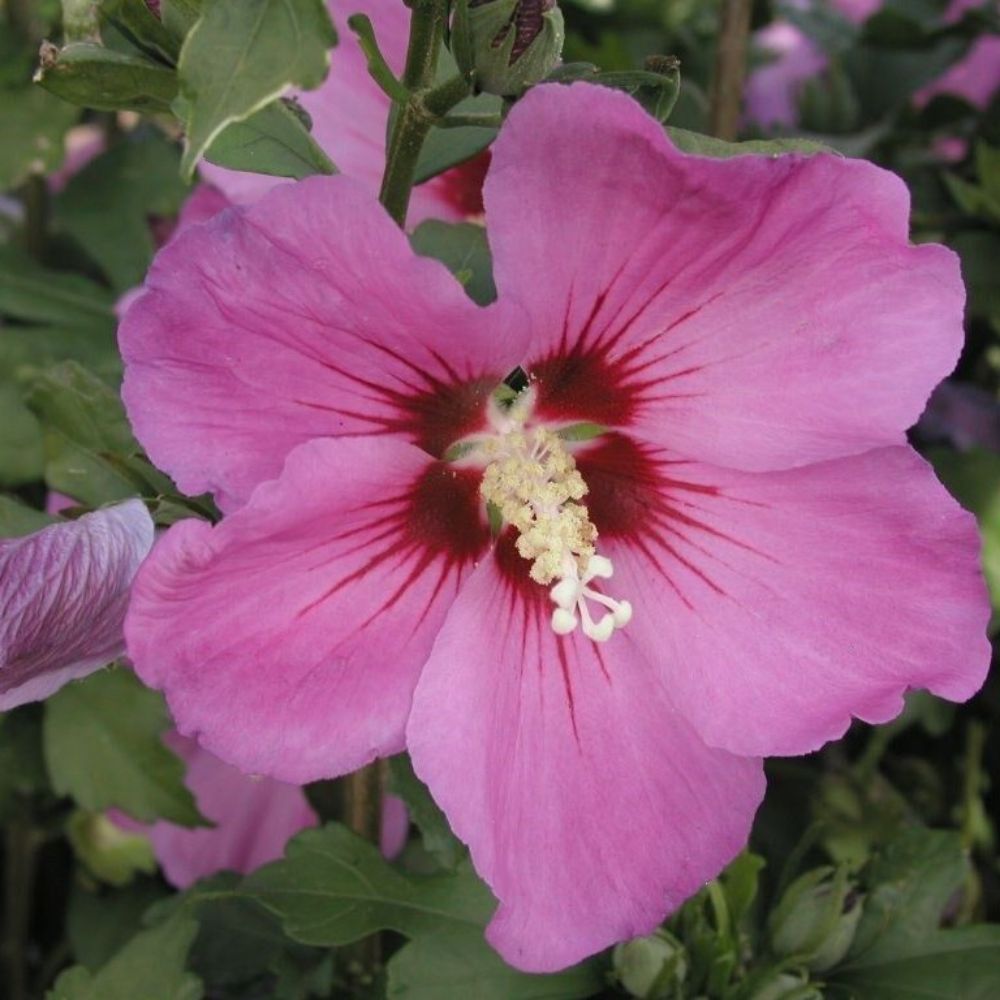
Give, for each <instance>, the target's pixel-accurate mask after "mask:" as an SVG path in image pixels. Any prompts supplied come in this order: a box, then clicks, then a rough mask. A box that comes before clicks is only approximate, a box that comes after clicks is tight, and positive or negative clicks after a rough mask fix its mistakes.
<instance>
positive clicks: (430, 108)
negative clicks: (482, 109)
mask: <svg viewBox="0 0 1000 1000" xmlns="http://www.w3.org/2000/svg"><path fill="white" fill-rule="evenodd" d="M468 93H469V85H468V83H467V82H466V81H465V79H464V78H463V77H461V76H454V77H452V78H451V79H450V80H446V81H445V82H444V83H442V84H441V85H440V86H439V87H435V88H434V89H433V90H428V91H417V92H416V93H413V94H411V95H410V98H409V100H408V101H407V102H406V104H404V105H403V106H402V108H400V109H399V110H398V113H397V117H396V123H395V125H394V127H393V130H392V138H391V139H390V140H389V152H388V154H387V156H386V164H385V174H384V175H383V177H382V190H381V191H380V192H379V201H381V202H382V204H383V205H384V206H385V209H386V211H387V212H388V213H389V214H390V215H391V216H392V217H393V219H395V220H396V222H397V223H398V224H399V225H400V226H402V225H404V224H405V222H406V210H407V208H408V207H409V205H410V192H411V191H412V190H413V180H414V177H415V175H416V169H417V161H418V160H419V159H420V151H421V150H422V149H423V146H424V140H425V139H426V138H427V133H428V132H430V130H431V127H432V126H433V125H434V124H435V122H436V120H437V119H439V118H441V117H442V116H443V115H445V114H447V112H448V111H449V110H450V109H451V108H453V107H454V106H455V105H456V104H457V103H458V102H459V101H460V100H462V98H463V97H466V96H467V95H468Z"/></svg>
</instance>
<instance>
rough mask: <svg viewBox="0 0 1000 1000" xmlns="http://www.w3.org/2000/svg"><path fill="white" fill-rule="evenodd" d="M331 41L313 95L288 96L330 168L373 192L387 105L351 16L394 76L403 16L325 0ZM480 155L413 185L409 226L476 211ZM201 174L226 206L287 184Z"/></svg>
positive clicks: (210, 171) (385, 0)
mask: <svg viewBox="0 0 1000 1000" xmlns="http://www.w3.org/2000/svg"><path fill="white" fill-rule="evenodd" d="M327 6H328V8H329V10H330V16H331V18H332V19H333V22H334V24H335V26H336V28H337V34H338V36H339V39H340V40H339V42H338V44H337V47H336V49H334V52H333V58H332V59H331V61H330V73H329V76H327V78H326V80H325V82H324V83H323V85H322V86H321V87H319V88H317V89H316V90H304V91H296V92H295V93H294V96H295V97H296V98H297V100H298V101H299V103H300V104H301V105H302V107H303V108H305V110H306V111H307V112H308V113H309V116H310V117H311V118H312V135H313V138H314V139H315V140H316V141H317V142H318V143H319V145H320V146H321V147H322V148H323V150H324V151H325V152H326V153H327V155H328V156H329V157H330V159H332V160H333V162H334V163H335V164H336V165H337V169H338V170H340V171H341V172H342V173H344V174H346V175H347V176H348V177H354V178H356V179H357V180H359V181H361V182H362V183H363V184H364V185H365V187H366V188H367V189H368V190H369V191H371V192H372V194H377V193H378V189H379V186H380V185H381V181H382V170H383V168H384V167H385V138H386V126H387V122H388V118H389V109H390V106H391V102H390V101H389V98H388V97H386V95H385V93H384V92H383V91H382V90H381V88H380V87H379V86H378V84H377V83H375V81H374V80H373V79H372V78H371V77H370V76H369V75H368V68H367V63H366V61H365V56H364V53H363V52H362V51H361V46H360V45H359V44H358V40H357V37H356V36H355V34H354V32H353V31H351V29H350V28H348V26H347V18H348V17H349V16H350V15H351V14H355V13H358V14H366V15H367V16H368V17H369V18H370V19H371V21H372V24H373V25H374V27H375V34H376V37H377V38H378V42H379V48H380V49H381V50H382V54H383V55H384V56H385V58H386V61H387V62H388V63H389V66H390V67H391V68H392V70H393V72H394V73H396V75H397V76H398V75H399V74H401V73H402V71H403V64H404V62H405V61H406V42H407V36H408V32H409V24H410V11H409V9H408V8H407V6H406V5H405V4H404V3H402V0H328V4H327ZM486 162H488V154H486V155H483V154H481V155H480V156H478V157H474V158H473V159H471V160H469V161H468V162H467V163H464V164H460V165H459V166H457V167H454V168H452V169H451V170H449V171H447V172H446V173H445V174H442V175H441V176H440V177H435V178H434V179H433V180H431V181H428V182H427V183H426V184H422V185H420V186H419V187H417V188H415V189H414V191H413V198H412V200H411V202H410V213H409V218H408V221H409V223H410V224H411V225H416V224H417V223H419V222H421V221H423V220H424V219H444V220H445V221H458V220H461V219H464V218H467V217H469V216H478V215H481V214H482V210H483V203H482V181H483V174H484V170H485V163H486ZM199 170H200V173H201V175H202V177H204V178H205V179H206V180H207V181H209V182H210V183H211V184H213V185H214V186H215V187H216V188H218V189H219V190H220V191H221V192H222V193H223V194H224V195H225V196H226V197H227V198H228V199H229V200H230V201H232V202H235V203H236V204H240V205H245V204H250V203H252V202H254V201H257V200H258V199H259V198H260V197H261V196H262V195H263V194H264V193H265V192H267V191H269V190H271V188H273V187H275V186H276V185H285V184H289V183H291V182H290V181H287V180H283V179H281V178H277V177H269V176H266V175H264V174H252V173H242V172H239V171H234V170H226V169H224V168H222V167H217V166H214V165H213V164H211V163H203V164H202V165H201V167H200V168H199Z"/></svg>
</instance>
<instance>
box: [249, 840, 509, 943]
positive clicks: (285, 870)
mask: <svg viewBox="0 0 1000 1000" xmlns="http://www.w3.org/2000/svg"><path fill="white" fill-rule="evenodd" d="M243 888H244V891H245V892H246V893H247V894H249V895H250V896H252V897H253V898H254V899H256V900H258V901H259V902H260V903H262V904H263V905H264V906H266V907H267V908H268V909H269V910H270V911H271V912H272V913H275V914H277V915H278V916H279V917H280V918H281V921H282V923H283V924H284V927H285V932H286V933H287V934H288V935H289V936H290V937H293V938H294V939H295V940H296V941H301V942H302V943H303V944H313V945H344V944H349V943H350V942H352V941H357V940H359V939H360V938H363V937H367V936H368V935H369V934H373V933H375V932H376V931H379V930H394V931H397V932H399V933H400V934H405V935H406V936H407V937H417V936H419V935H422V934H431V933H435V932H438V931H441V932H443V933H451V932H455V931H459V930H461V929H463V928H464V929H469V928H480V927H482V925H483V924H485V922H486V919H487V918H488V916H489V914H490V911H491V910H492V909H493V906H494V905H495V904H494V902H493V899H492V897H491V896H490V893H489V890H488V889H487V888H486V887H485V886H484V885H483V884H482V882H480V881H479V880H478V879H477V878H476V877H475V875H474V874H473V873H472V872H471V871H468V870H465V871H462V872H458V873H455V874H446V875H433V876H414V875H405V874H403V873H402V872H399V871H397V870H396V869H394V868H392V867H391V866H390V865H389V864H388V863H387V862H386V861H385V859H384V858H383V857H382V855H381V854H380V853H379V851H378V849H377V848H376V847H374V846H373V845H371V844H369V843H367V842H365V841H364V840H362V839H361V838H360V837H358V836H356V835H355V834H353V833H351V831H350V830H348V829H346V828H345V827H343V826H339V825H337V824H331V825H329V826H325V827H322V828H320V829H318V830H306V831H304V832H303V833H300V834H299V835H298V836H297V837H295V838H294V839H293V840H291V841H290V842H289V844H288V847H287V848H286V851H285V858H284V860H282V861H276V862H274V863H273V864H270V865H268V866H267V867H265V868H261V869H260V870H259V871H257V872H255V873H254V874H252V875H250V876H249V877H248V878H247V879H246V881H245V882H244V887H243Z"/></svg>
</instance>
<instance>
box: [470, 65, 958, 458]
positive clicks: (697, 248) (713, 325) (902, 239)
mask: <svg viewBox="0 0 1000 1000" xmlns="http://www.w3.org/2000/svg"><path fill="white" fill-rule="evenodd" d="M582 122H586V128H585V129H584V128H581V124H580V123H582ZM568 135H572V136H573V141H572V142H570V141H567V140H566V136H568ZM486 213H487V218H488V220H489V227H490V239H491V243H492V246H493V252H494V262H495V270H496V281H497V287H498V289H499V293H500V297H501V299H503V298H504V297H513V298H515V299H518V300H520V301H521V302H522V304H523V305H524V307H525V309H526V311H528V312H529V313H530V315H531V327H532V335H533V348H532V353H531V355H530V356H529V359H528V360H529V362H530V363H529V364H528V365H527V366H526V367H528V369H529V371H531V373H532V374H533V375H534V376H535V377H536V379H537V385H538V393H539V410H538V412H539V415H540V416H541V417H543V418H547V419H551V420H555V421H563V422H568V421H575V420H588V421H594V422H597V423H602V424H605V425H608V426H615V427H631V428H633V429H634V430H636V431H641V433H642V435H643V436H644V437H647V438H649V439H651V440H655V441H657V442H659V443H662V444H664V445H665V446H667V447H669V448H670V449H671V450H672V451H675V452H679V453H680V454H683V455H685V456H686V457H690V458H696V459H698V460H700V461H706V462H712V463H718V464H722V465H727V466H730V467H733V468H741V469H747V470H751V471H766V470H768V469H776V468H787V467H791V466H797V465H803V464H806V463H808V462H811V461H818V460H821V459H827V458H835V457H839V456H842V455H847V454H854V453H859V452H861V451H864V450H867V449H869V448H872V447H875V446H881V445H888V444H900V443H902V442H903V431H904V429H905V428H907V427H908V426H910V425H911V424H912V423H913V422H914V421H915V420H916V418H917V417H918V416H919V415H920V412H921V410H922V409H923V406H924V403H925V402H926V400H927V397H928V395H929V394H930V391H931V389H932V388H933V386H934V385H935V383H937V382H938V381H940V380H941V379H942V378H943V377H944V376H945V375H946V374H947V373H948V372H949V371H950V370H951V368H952V367H953V365H954V363H955V360H956V359H957V357H958V353H959V350H960V348H961V345H962V308H963V301H964V291H963V288H962V282H961V278H960V275H959V268H958V262H957V259H956V257H955V256H954V254H952V253H951V252H950V251H948V250H946V249H944V248H942V247H939V246H933V245H924V246H919V247H912V246H909V245H908V244H907V219H908V213H909V196H908V194H907V191H906V187H905V185H904V184H903V182H902V181H901V180H899V178H897V177H895V176H893V175H892V174H890V173H888V172H886V171H884V170H880V169H879V168H877V167H875V166H873V165H871V164H870V163H865V162H863V161H857V160H848V159H843V158H841V157H837V156H829V155H821V156H808V157H807V156H801V155H789V156H780V157H763V156H741V157H735V158H732V159H728V160H714V159H708V158H704V157H695V156H688V155H684V154H682V153H680V152H678V151H677V150H675V149H674V148H673V147H672V146H671V145H670V142H669V141H668V139H667V138H666V136H665V135H664V132H663V130H662V128H661V127H660V126H659V125H658V124H657V123H656V122H655V121H653V119H652V118H650V117H649V116H648V115H646V114H645V113H644V112H643V111H642V110H641V109H640V107H639V106H638V105H637V104H636V103H635V102H634V101H632V100H631V99H630V98H628V97H627V96H625V95H623V94H620V93H616V92H612V91H610V90H607V89H604V88H598V87H594V86H592V85H588V84H574V85H573V86H570V87H563V86H542V87H536V88H534V89H533V90H532V91H531V93H529V94H528V95H527V97H526V98H525V99H524V100H523V101H521V102H519V103H518V105H517V107H516V108H514V110H513V112H512V113H511V115H510V117H509V119H508V121H507V124H506V125H505V127H504V129H503V133H502V135H501V136H500V138H499V140H498V141H497V143H496V144H495V146H494V156H493V167H492V168H491V170H490V173H489V175H488V177H487V181H486Z"/></svg>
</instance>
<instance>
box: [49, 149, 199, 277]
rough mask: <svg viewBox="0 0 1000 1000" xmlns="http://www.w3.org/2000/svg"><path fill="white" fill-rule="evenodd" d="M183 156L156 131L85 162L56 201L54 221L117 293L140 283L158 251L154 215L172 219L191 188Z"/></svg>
mask: <svg viewBox="0 0 1000 1000" xmlns="http://www.w3.org/2000/svg"><path fill="white" fill-rule="evenodd" d="M178 162H179V152H178V150H177V148H176V147H175V146H174V144H173V143H171V142H169V141H168V140H167V139H165V138H164V137H163V136H162V135H160V134H159V133H156V132H151V131H146V132H144V133H143V134H141V135H140V136H137V137H136V138H135V139H130V140H128V141H125V142H120V143H118V144H117V145H115V146H114V147H113V148H112V149H110V150H108V152H107V153H105V154H104V155H103V156H99V157H97V158H96V159H94V160H92V161H91V162H90V163H88V164H87V166H86V167H84V168H83V169H82V170H81V171H79V173H77V174H76V175H75V176H74V177H73V178H72V179H71V180H70V182H69V184H67V185H66V189H65V190H64V191H63V192H62V193H61V194H60V195H59V196H58V197H57V198H56V199H55V206H54V217H55V223H56V225H57V226H58V228H60V229H61V230H62V231H64V232H66V233H69V234H70V235H71V236H72V237H73V238H74V239H76V240H77V241H78V242H79V243H80V245H81V246H82V247H83V248H84V249H85V250H86V251H87V253H88V254H89V255H90V256H91V257H92V258H93V259H94V261H96V262H97V264H99V265H100V267H101V269H102V270H103V271H104V273H105V274H106V275H107V277H108V279H109V280H110V282H111V284H112V285H113V286H114V288H115V289H116V291H118V292H119V293H121V292H124V291H126V290H128V289H130V288H133V287H135V286H136V285H139V284H141V283H142V279H143V278H144V277H145V275H146V271H147V270H148V269H149V265H150V262H151V261H152V259H153V253H154V252H155V250H156V242H155V240H154V238H153V232H152V229H151V228H150V225H149V220H150V217H156V216H161V217H172V216H174V215H176V214H177V212H178V211H179V210H180V207H181V205H182V204H183V202H184V198H185V196H186V195H187V190H188V189H187V186H186V185H185V184H183V183H182V182H181V181H180V179H179V178H178V176H177V164H178Z"/></svg>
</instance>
